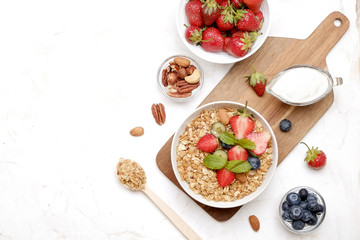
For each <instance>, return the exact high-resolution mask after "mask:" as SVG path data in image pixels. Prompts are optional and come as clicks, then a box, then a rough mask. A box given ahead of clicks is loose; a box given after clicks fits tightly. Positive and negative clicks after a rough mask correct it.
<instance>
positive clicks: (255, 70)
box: [250, 64, 256, 72]
mask: <svg viewBox="0 0 360 240" xmlns="http://www.w3.org/2000/svg"><path fill="white" fill-rule="evenodd" d="M250 67H251V68H252V69H253V70H254V72H256V69H255V68H254V66H253V65H252V64H250Z"/></svg>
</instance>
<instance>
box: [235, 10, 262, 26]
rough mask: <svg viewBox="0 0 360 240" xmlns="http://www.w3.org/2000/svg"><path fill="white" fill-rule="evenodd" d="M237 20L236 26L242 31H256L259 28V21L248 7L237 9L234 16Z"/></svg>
mask: <svg viewBox="0 0 360 240" xmlns="http://www.w3.org/2000/svg"><path fill="white" fill-rule="evenodd" d="M235 19H236V20H238V21H237V23H236V27H237V28H238V29H239V30H242V31H256V30H259V28H260V21H259V19H258V18H257V17H256V16H255V14H254V13H253V12H252V11H251V10H250V9H246V10H245V9H244V10H238V11H237V14H236V16H235Z"/></svg>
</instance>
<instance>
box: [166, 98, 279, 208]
mask: <svg viewBox="0 0 360 240" xmlns="http://www.w3.org/2000/svg"><path fill="white" fill-rule="evenodd" d="M245 108H246V106H245V105H244V104H241V103H238V102H232V101H218V102H212V103H208V104H206V105H203V106H201V107H199V108H197V109H196V110H195V111H193V112H192V113H191V114H190V115H189V116H188V117H187V118H186V119H185V121H184V122H183V123H182V124H181V126H180V127H179V129H178V130H177V131H176V132H175V135H174V137H173V141H172V145H171V164H172V168H173V171H174V173H175V176H176V179H177V181H178V182H179V184H180V185H181V187H182V188H183V189H184V191H185V192H186V193H187V194H188V195H189V196H190V197H192V198H193V199H195V200H196V201H198V202H200V203H202V204H205V205H207V206H211V207H216V208H233V207H238V206H242V205H244V204H246V203H248V202H250V201H252V200H254V199H255V198H256V197H257V196H259V195H260V194H261V193H262V192H263V191H264V190H265V188H266V187H267V186H268V185H269V183H270V181H271V179H272V177H273V175H274V173H275V170H276V166H277V163H278V146H277V142H276V137H275V134H274V132H273V131H272V129H271V127H270V125H269V123H268V122H267V121H266V120H265V118H264V117H263V116H261V114H259V113H258V112H257V111H256V110H254V109H252V108H250V107H247V108H246V112H247V113H248V114H251V116H252V117H253V121H254V126H255V127H254V128H253V130H252V133H254V134H255V135H256V134H258V133H259V135H261V134H262V133H264V134H263V135H268V136H269V138H270V140H268V143H267V145H266V150H264V152H262V153H261V154H259V155H258V156H257V158H258V163H259V165H258V166H257V168H256V167H253V165H252V163H251V169H250V168H246V169H244V170H241V171H240V172H239V171H235V169H234V168H230V165H232V164H229V163H230V162H232V163H235V162H238V163H241V164H242V163H244V162H246V164H245V163H244V164H242V165H243V166H244V165H245V166H246V165H250V160H249V159H250V158H251V157H254V156H255V149H254V150H246V149H245V151H246V152H247V153H248V155H246V157H247V156H249V158H247V160H243V161H241V160H237V161H228V160H226V161H225V162H224V164H226V165H222V166H219V167H218V168H217V169H215V168H214V169H210V168H209V166H205V162H207V160H205V161H204V159H205V158H207V159H209V156H210V158H211V157H212V156H213V155H215V154H216V152H217V151H218V152H221V151H222V152H225V153H226V154H225V156H223V157H224V158H226V159H227V157H229V160H233V159H230V154H229V152H230V150H229V149H231V148H232V147H233V146H237V145H236V144H235V143H234V144H233V146H231V145H227V144H225V145H224V142H223V140H225V139H224V138H223V136H224V135H226V136H235V135H236V134H234V131H232V128H231V127H232V125H233V124H226V123H224V126H225V128H226V130H225V129H224V130H223V134H221V135H220V136H219V135H217V138H216V139H217V141H218V144H217V143H215V146H214V147H215V148H216V150H215V151H214V150H211V151H208V152H206V151H203V150H200V149H199V147H198V146H199V145H198V142H199V140H200V139H201V138H203V136H205V135H214V132H213V130H214V127H213V126H214V124H215V123H216V124H218V123H219V121H220V120H219V119H220V118H219V115H220V114H219V110H220V109H221V112H225V113H226V115H227V116H228V117H229V118H231V117H232V116H234V115H238V113H239V112H238V110H240V109H245ZM215 135H216V134H215ZM249 135H250V134H248V135H247V136H249ZM248 138H249V139H250V137H248ZM220 139H221V140H220ZM234 141H238V140H234ZM254 142H255V140H254ZM254 142H253V144H254ZM227 143H228V144H229V142H227ZM259 145H260V144H259ZM225 146H226V149H225ZM241 146H242V147H244V148H248V147H245V146H243V145H241ZM254 146H255V144H254ZM237 147H238V146H237ZM248 149H250V148H248ZM216 158H217V157H216ZM221 161H223V160H221ZM221 168H226V169H230V170H231V172H233V174H234V176H235V179H233V180H232V181H231V183H230V184H229V183H228V184H227V185H226V186H220V184H221V183H220V182H219V180H218V176H217V175H218V174H219V173H218V172H219V171H220V169H221ZM237 170H238V169H237ZM240 175H242V177H243V178H245V179H243V178H241V177H240ZM244 176H245V177H244Z"/></svg>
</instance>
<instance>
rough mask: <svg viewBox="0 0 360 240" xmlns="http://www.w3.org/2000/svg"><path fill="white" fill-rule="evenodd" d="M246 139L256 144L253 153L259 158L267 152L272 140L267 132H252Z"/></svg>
mask: <svg viewBox="0 0 360 240" xmlns="http://www.w3.org/2000/svg"><path fill="white" fill-rule="evenodd" d="M246 138H247V139H249V140H251V141H253V142H254V143H255V145H256V148H255V149H254V150H253V151H252V152H253V153H255V154H256V155H257V156H260V155H261V154H263V153H264V152H265V151H266V149H267V147H268V144H269V142H270V139H271V135H270V133H269V132H267V131H264V132H252V133H249V134H248V135H247V136H246Z"/></svg>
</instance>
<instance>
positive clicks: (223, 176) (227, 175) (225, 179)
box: [216, 168, 235, 188]
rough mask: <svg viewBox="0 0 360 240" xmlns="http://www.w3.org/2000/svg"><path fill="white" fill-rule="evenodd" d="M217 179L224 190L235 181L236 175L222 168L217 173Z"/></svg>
mask: <svg viewBox="0 0 360 240" xmlns="http://www.w3.org/2000/svg"><path fill="white" fill-rule="evenodd" d="M216 178H217V180H218V183H219V185H220V187H222V188H224V187H226V186H227V185H229V184H230V183H232V182H233V181H234V179H235V174H234V173H233V172H231V171H229V170H227V169H226V168H222V169H220V170H218V171H217V172H216Z"/></svg>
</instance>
